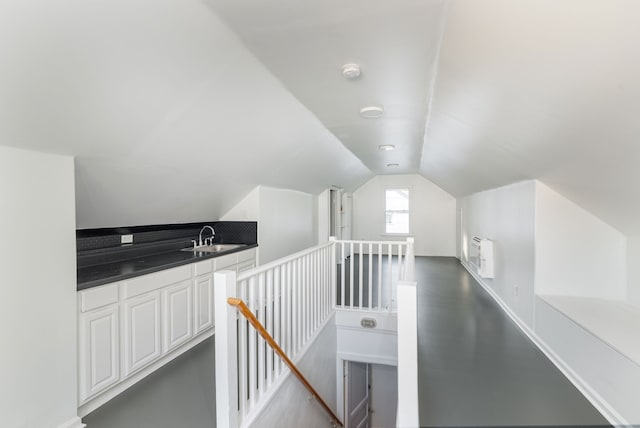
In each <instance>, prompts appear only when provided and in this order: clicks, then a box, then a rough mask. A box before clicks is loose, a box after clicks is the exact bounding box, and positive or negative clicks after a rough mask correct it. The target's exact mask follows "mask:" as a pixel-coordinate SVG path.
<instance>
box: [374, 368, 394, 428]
mask: <svg viewBox="0 0 640 428" xmlns="http://www.w3.org/2000/svg"><path fill="white" fill-rule="evenodd" d="M397 407H398V368H397V367H395V366H389V365H384V364H371V409H372V410H373V413H372V414H371V427H372V428H388V427H394V426H396V411H397Z"/></svg>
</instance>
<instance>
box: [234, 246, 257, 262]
mask: <svg viewBox="0 0 640 428" xmlns="http://www.w3.org/2000/svg"><path fill="white" fill-rule="evenodd" d="M255 258H256V249H255V248H251V249H249V250H244V251H240V252H239V253H238V263H242V262H246V261H248V260H255Z"/></svg>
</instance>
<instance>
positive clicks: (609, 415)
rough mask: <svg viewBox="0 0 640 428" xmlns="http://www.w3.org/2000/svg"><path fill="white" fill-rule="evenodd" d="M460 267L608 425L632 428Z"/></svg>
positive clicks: (468, 268) (526, 326)
mask: <svg viewBox="0 0 640 428" xmlns="http://www.w3.org/2000/svg"><path fill="white" fill-rule="evenodd" d="M460 263H461V264H462V266H463V267H464V268H465V269H466V270H467V271H468V272H469V273H470V274H471V276H473V278H474V279H475V280H476V281H477V282H478V284H480V286H481V287H482V288H483V289H484V290H485V291H486V292H487V293H489V295H490V296H491V297H492V298H493V300H495V301H496V303H498V305H500V307H501V308H502V310H503V311H504V312H505V313H506V314H507V315H508V316H509V318H511V320H513V322H514V323H515V324H516V325H517V326H518V328H520V330H522V332H523V333H524V334H525V335H526V336H527V337H528V338H529V339H530V340H531V341H532V342H533V344H534V345H536V346H537V347H538V349H540V351H542V353H543V354H544V355H546V357H547V358H549V360H550V361H551V362H552V363H553V364H554V365H555V366H556V367H557V368H558V370H560V372H561V373H562V374H563V375H564V376H565V377H566V378H567V379H568V380H569V381H570V382H571V383H572V384H573V386H575V387H576V388H577V389H578V391H580V393H581V394H582V395H583V396H584V397H585V398H586V399H587V400H588V401H589V402H590V403H591V404H592V405H593V407H595V408H596V410H598V411H599V412H600V413H601V414H602V416H604V417H605V419H607V421H609V423H610V424H611V425H613V426H615V427H625V428H633V426H632V425H631V424H630V423H629V422H627V421H626V420H625V419H624V418H623V417H622V416H620V414H618V412H616V411H615V409H614V408H613V407H612V406H611V405H609V403H608V402H607V401H606V400H605V399H604V398H603V397H602V396H601V395H600V394H598V393H597V391H595V390H594V389H593V388H592V387H591V386H590V385H589V384H588V383H587V382H585V381H584V379H582V377H580V375H578V374H577V373H576V372H575V371H574V370H573V369H572V368H571V366H570V365H569V364H567V363H566V362H565V361H564V360H563V359H562V358H560V356H559V355H557V354H556V353H555V352H554V351H553V349H552V348H551V347H550V346H549V345H547V344H546V343H545V341H544V340H542V339H541V338H540V337H539V336H538V335H537V334H536V333H535V331H534V330H532V329H531V328H529V326H528V325H527V324H525V323H524V321H522V320H521V319H520V317H518V315H516V313H515V312H513V311H512V310H511V308H510V307H509V306H507V304H506V303H505V302H504V301H503V300H502V299H501V298H500V296H498V294H496V292H495V291H493V289H492V288H491V287H489V286H488V285H487V284H486V283H485V282H484V280H483V279H482V278H481V277H480V276H479V275H478V274H477V272H474V270H473V269H472V268H471V267H470V266H469V265H468V264H467V263H465V262H464V261H462V260H461V261H460Z"/></svg>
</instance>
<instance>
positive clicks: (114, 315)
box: [79, 305, 120, 402]
mask: <svg viewBox="0 0 640 428" xmlns="http://www.w3.org/2000/svg"><path fill="white" fill-rule="evenodd" d="M118 328H119V326H118V306H117V305H113V306H108V307H106V308H103V309H98V310H94V311H91V312H87V313H84V314H81V315H80V344H79V349H80V355H79V360H80V401H81V402H83V401H85V400H86V399H87V398H89V397H91V396H93V395H95V394H97V393H98V392H100V391H102V390H104V389H105V388H107V387H108V386H110V385H113V384H114V383H116V382H117V381H118V379H119V378H120V376H119V375H120V371H119V364H118V361H119V357H120V351H119V347H118V342H119V340H118Z"/></svg>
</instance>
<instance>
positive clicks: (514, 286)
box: [513, 284, 520, 297]
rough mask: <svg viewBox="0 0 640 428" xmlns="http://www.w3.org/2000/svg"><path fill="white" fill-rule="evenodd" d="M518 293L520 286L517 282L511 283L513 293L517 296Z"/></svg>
mask: <svg viewBox="0 0 640 428" xmlns="http://www.w3.org/2000/svg"><path fill="white" fill-rule="evenodd" d="M519 293H520V287H519V286H518V285H517V284H513V295H514V296H516V297H518V294H519Z"/></svg>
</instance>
